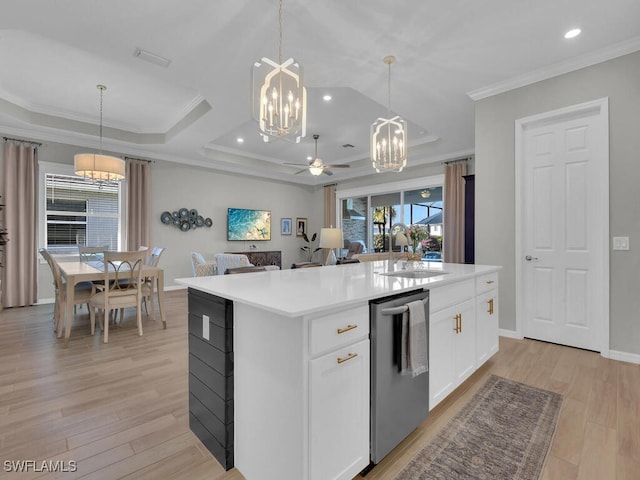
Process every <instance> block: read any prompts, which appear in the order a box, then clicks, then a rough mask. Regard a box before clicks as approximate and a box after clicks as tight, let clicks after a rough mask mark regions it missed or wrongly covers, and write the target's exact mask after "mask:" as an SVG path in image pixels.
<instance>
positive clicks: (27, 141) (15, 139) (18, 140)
mask: <svg viewBox="0 0 640 480" xmlns="http://www.w3.org/2000/svg"><path fill="white" fill-rule="evenodd" d="M2 138H3V139H4V141H5V142H21V143H30V144H31V145H37V146H38V147H41V146H42V144H41V143H40V142H32V141H31V140H22V139H21V138H11V137H2Z"/></svg>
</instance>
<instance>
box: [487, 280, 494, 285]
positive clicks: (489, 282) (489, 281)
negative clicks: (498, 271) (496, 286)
mask: <svg viewBox="0 0 640 480" xmlns="http://www.w3.org/2000/svg"><path fill="white" fill-rule="evenodd" d="M494 282H495V280H487V283H488V284H489V285H491V284H492V283H494Z"/></svg>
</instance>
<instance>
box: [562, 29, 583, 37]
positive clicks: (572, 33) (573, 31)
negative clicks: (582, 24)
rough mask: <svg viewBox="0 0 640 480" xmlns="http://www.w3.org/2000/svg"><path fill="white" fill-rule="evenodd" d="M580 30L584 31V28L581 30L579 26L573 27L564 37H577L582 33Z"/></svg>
mask: <svg viewBox="0 0 640 480" xmlns="http://www.w3.org/2000/svg"><path fill="white" fill-rule="evenodd" d="M580 32H582V30H580V29H579V28H572V29H571V30H569V31H568V32H567V33H565V34H564V38H575V37H577V36H578V35H580Z"/></svg>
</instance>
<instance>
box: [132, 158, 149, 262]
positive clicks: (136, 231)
mask: <svg viewBox="0 0 640 480" xmlns="http://www.w3.org/2000/svg"><path fill="white" fill-rule="evenodd" d="M125 178H126V180H125V181H126V187H125V198H126V205H127V206H126V222H125V223H126V228H125V231H126V238H127V241H126V242H125V245H126V249H127V250H129V251H134V250H138V248H139V247H140V246H141V245H145V246H147V247H149V248H151V247H152V245H151V215H152V214H153V212H152V208H151V168H150V165H149V162H147V161H146V160H134V159H130V158H128V159H127V166H126V177H125Z"/></svg>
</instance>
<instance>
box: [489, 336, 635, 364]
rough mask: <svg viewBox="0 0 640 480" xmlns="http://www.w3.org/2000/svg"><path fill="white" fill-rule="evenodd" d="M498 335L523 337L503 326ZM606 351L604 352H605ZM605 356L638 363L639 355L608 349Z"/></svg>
mask: <svg viewBox="0 0 640 480" xmlns="http://www.w3.org/2000/svg"><path fill="white" fill-rule="evenodd" d="M498 335H500V336H501V337H507V338H515V339H517V340H522V339H523V338H524V337H521V336H519V335H518V333H517V332H515V331H514V330H506V329H503V328H500V329H498ZM605 353H606V352H605ZM602 356H603V357H605V358H610V359H611V360H618V361H620V362H628V363H635V364H640V355H639V354H637V353H628V352H620V351H618V350H609V354H608V355H605V354H603V355H602Z"/></svg>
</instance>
